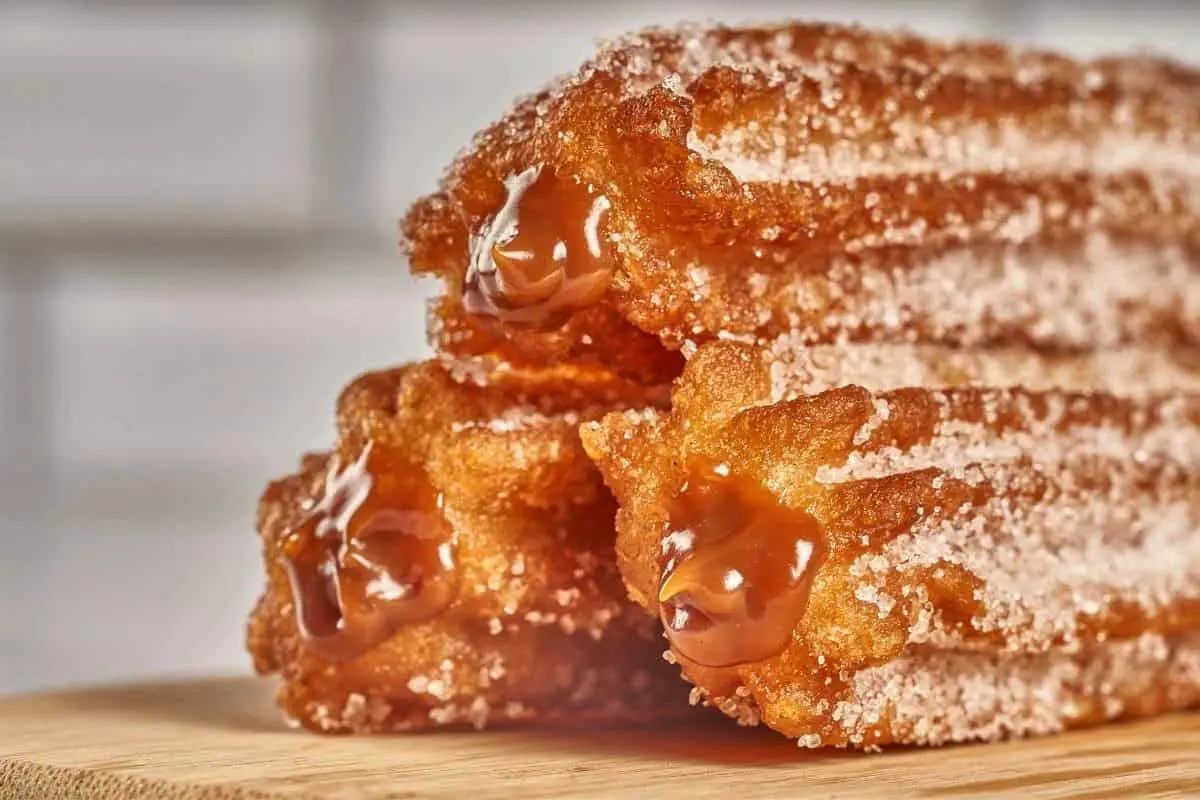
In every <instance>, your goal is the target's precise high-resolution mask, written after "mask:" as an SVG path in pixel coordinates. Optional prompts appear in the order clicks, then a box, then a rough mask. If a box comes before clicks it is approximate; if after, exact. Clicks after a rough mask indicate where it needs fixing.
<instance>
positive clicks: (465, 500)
mask: <svg viewBox="0 0 1200 800" xmlns="http://www.w3.org/2000/svg"><path fill="white" fill-rule="evenodd" d="M600 388H601V389H603V391H602V392H598V394H597V395H596V396H591V397H588V398H586V399H583V398H580V397H579V396H578V389H579V386H578V385H577V384H576V382H575V381H573V380H572V379H570V378H568V377H565V376H562V375H558V376H544V377H543V378H542V379H541V381H540V382H535V381H526V380H525V379H524V378H521V377H517V378H515V379H514V378H513V376H512V374H511V373H505V374H501V375H490V376H489V380H488V384H487V385H486V386H483V387H480V386H476V385H463V384H459V383H456V382H455V381H454V380H453V379H452V377H451V376H450V375H449V374H448V373H447V372H446V370H445V369H443V367H442V366H441V365H440V364H438V363H436V362H427V363H423V364H413V365H409V366H406V367H400V368H395V369H391V370H385V371H381V372H377V373H369V374H367V375H364V376H361V377H360V378H358V379H356V380H355V381H353V382H352V383H351V384H350V385H349V386H348V387H346V389H344V390H343V392H342V395H341V398H340V399H339V403H338V413H337V421H338V439H337V445H336V449H335V450H334V451H333V452H332V453H328V454H313V455H310V456H308V457H306V458H305V459H304V460H303V461H302V463H301V466H300V469H299V470H298V471H297V472H296V473H295V474H293V475H290V476H287V477H285V478H283V479H281V480H279V481H276V482H273V483H272V484H271V485H270V486H269V487H268V488H267V490H266V492H265V493H264V496H263V499H262V503H261V506H260V511H259V531H260V535H261V538H262V541H263V546H264V558H265V561H266V564H267V567H268V569H267V576H268V582H267V588H266V590H265V592H264V594H263V596H262V599H261V600H260V601H259V603H258V606H257V608H256V609H255V611H254V614H253V615H252V617H251V621H250V626H249V635H248V640H249V641H248V644H249V647H250V650H251V653H252V655H253V656H254V659H255V668H256V670H257V671H259V672H261V673H271V672H278V673H280V675H281V677H282V678H283V680H282V683H281V689H280V703H281V705H282V706H283V707H284V710H285V712H286V713H287V714H288V715H289V717H291V718H292V719H294V720H296V721H297V722H298V723H299V724H301V725H304V726H305V727H307V728H310V729H312V730H317V731H323V732H358V733H367V732H385V731H397V730H408V729H413V728H423V727H430V726H473V727H476V728H478V727H482V726H484V725H488V724H492V723H496V722H509V721H523V720H531V719H538V720H542V721H563V722H574V721H602V720H631V719H641V718H643V717H645V716H646V715H648V714H653V715H654V716H658V715H660V714H665V715H667V716H670V715H671V713H672V709H673V708H674V707H675V703H674V702H672V701H673V700H674V699H676V698H675V692H676V690H677V689H678V679H677V678H676V677H675V676H674V675H673V674H671V673H670V671H669V670H667V671H664V670H655V669H653V668H648V667H644V666H643V664H644V663H646V662H648V663H649V664H650V665H656V664H657V659H656V654H657V652H658V650H659V646H658V643H657V641H656V636H655V634H656V628H655V622H654V620H652V619H650V618H647V617H645V616H644V615H642V614H640V613H631V612H633V611H634V609H633V608H632V607H631V606H630V605H629V603H628V602H627V601H626V600H625V597H624V591H623V588H622V584H621V581H620V578H619V575H618V574H617V571H616V565H615V563H614V558H613V553H612V548H613V527H612V517H613V514H614V512H615V507H614V504H613V502H612V499H611V497H609V496H608V494H607V493H606V492H605V491H604V489H603V486H602V485H601V482H600V477H599V475H598V474H597V473H596V471H595V468H594V467H593V466H592V464H591V463H590V462H589V461H588V459H587V457H586V455H585V454H584V453H583V452H582V449H581V448H580V445H579V441H578V437H577V433H576V428H577V426H578V424H579V423H580V422H581V421H582V420H584V419H588V418H595V417H596V416H598V415H600V414H602V413H603V412H604V411H607V410H613V409H619V408H623V407H625V406H628V405H632V406H634V407H639V408H640V407H642V406H644V405H645V404H647V403H652V402H653V397H654V395H655V392H653V391H647V390H641V389H637V388H635V387H631V386H627V385H623V384H612V383H611V382H610V383H607V384H601V385H600ZM606 392H607V394H608V397H609V398H610V402H604V400H603V398H604V397H605V393H606ZM622 392H624V394H623V395H622ZM368 452H369V453H371V454H373V455H380V456H385V457H384V458H381V459H380V460H377V461H372V462H369V463H368V462H367V461H366V459H365V456H361V454H363V453H368ZM339 464H347V465H350V466H349V467H348V468H347V469H346V470H341V469H339V467H338V465H339ZM400 480H413V481H416V480H419V481H422V482H423V484H422V485H423V486H427V488H428V489H429V490H430V491H431V492H434V493H436V495H437V497H438V500H437V503H436V507H437V509H438V511H437V513H440V514H441V515H442V516H443V518H444V519H443V521H444V522H445V524H446V526H447V528H448V529H449V530H450V531H452V532H453V542H454V547H455V565H456V573H457V574H456V578H457V580H456V585H457V589H456V593H455V597H454V598H453V600H452V601H451V602H450V603H449V605H447V607H446V608H445V609H443V610H442V611H441V613H440V615H439V616H438V617H436V618H434V619H432V620H428V621H422V622H419V623H414V624H409V625H406V626H403V627H402V628H400V629H398V630H396V631H394V632H393V633H391V635H389V636H388V637H386V638H383V639H380V640H379V641H376V642H374V643H372V644H371V645H370V646H369V647H368V648H366V649H365V650H364V651H363V652H361V653H357V654H355V655H354V656H353V657H351V658H347V659H342V660H331V659H329V658H326V657H324V656H323V655H322V654H321V653H319V652H317V651H315V650H314V649H312V648H309V647H307V646H306V639H305V636H304V634H303V632H302V631H301V630H300V628H299V626H298V624H297V620H296V613H295V612H296V606H295V602H294V600H293V597H292V589H291V586H290V585H289V581H288V578H287V575H286V571H285V570H284V569H283V568H282V564H281V562H282V560H283V559H284V558H286V552H287V551H286V548H287V542H288V537H289V533H290V531H292V530H293V529H294V528H295V526H296V525H297V524H298V523H299V522H301V521H302V520H304V519H305V518H306V515H307V514H308V513H310V512H311V511H312V509H313V508H318V507H319V508H322V509H325V510H326V511H333V510H336V509H335V508H334V506H332V505H329V504H330V503H333V502H334V501H332V500H329V499H328V498H327V495H328V494H329V492H330V490H337V491H338V493H340V494H347V493H349V494H350V502H348V503H345V504H342V505H341V506H337V508H340V509H341V511H340V512H339V513H341V514H344V515H346V516H349V515H352V514H354V513H356V511H358V510H360V509H365V508H370V507H371V503H372V498H371V491H372V487H373V486H375V485H384V486H387V485H392V484H393V483H394V482H397V481H400ZM342 506H344V508H343V507H342ZM402 510H403V509H402ZM345 522H346V521H345V520H339V521H338V524H343V525H345ZM331 524H332V523H331ZM348 530H353V528H348ZM324 564H325V565H326V568H325V572H326V573H328V572H330V571H332V570H333V569H334V568H335V567H334V565H333V563H332V562H331V561H326V562H324ZM639 654H640V655H639ZM651 709H653V711H651Z"/></svg>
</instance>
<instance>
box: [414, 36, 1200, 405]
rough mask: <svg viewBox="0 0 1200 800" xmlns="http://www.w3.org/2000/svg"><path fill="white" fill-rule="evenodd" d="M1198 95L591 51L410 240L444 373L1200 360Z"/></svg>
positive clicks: (539, 98)
mask: <svg viewBox="0 0 1200 800" xmlns="http://www.w3.org/2000/svg"><path fill="white" fill-rule="evenodd" d="M1198 209H1200V76H1198V74H1197V73H1196V72H1195V71H1192V70H1190V69H1187V68H1185V67H1183V66H1180V65H1178V64H1174V63H1171V62H1168V61H1162V60H1155V59H1151V58H1129V59H1104V60H1099V61H1092V62H1081V61H1074V60H1071V59H1068V58H1065V57H1062V56H1058V55H1054V54H1050V53H1042V52H1021V51H1014V50H1009V49H1006V48H1004V47H1002V46H999V45H996V44H988V43H969V44H939V43H935V42H930V41H926V40H924V39H920V38H916V37H913V36H909V35H904V34H894V35H887V34H876V33H868V32H865V31H862V30H859V29H855V28H844V27H837V26H828V25H804V24H790V25H784V26H779V27H765V28H740V29H727V28H711V29H707V28H681V29H676V30H659V31H650V32H646V33H642V34H637V35H634V36H631V37H629V38H626V39H622V40H619V41H617V42H615V43H613V44H611V45H608V46H606V47H604V48H603V49H602V50H601V51H600V52H599V53H598V54H597V55H596V56H595V58H594V59H593V60H592V61H590V62H588V63H587V64H585V65H584V66H583V68H582V69H581V70H580V71H579V72H578V73H577V74H576V75H574V76H572V77H569V78H567V79H564V80H562V81H560V82H558V83H556V84H554V85H552V86H551V87H550V88H548V89H546V90H545V91H543V92H541V93H540V94H537V95H534V96H532V97H529V98H527V99H525V100H523V101H521V102H520V103H519V104H518V105H517V106H516V107H515V108H514V109H513V110H512V111H511V112H510V113H509V114H508V115H507V116H506V117H504V118H503V119H502V120H501V121H500V122H498V123H497V124H495V125H494V126H492V127H491V128H489V129H487V130H485V131H484V132H483V133H482V134H480V136H479V137H478V138H477V139H476V141H475V142H474V144H473V146H472V147H471V148H470V149H468V150H467V151H466V152H465V153H464V154H463V155H462V156H461V157H460V158H459V159H458V160H457V161H456V162H455V163H454V164H453V165H452V166H451V168H450V170H449V171H448V173H447V175H446V177H445V179H444V181H443V184H442V186H441V189H440V191H438V192H437V193H436V194H433V195H431V196H429V197H426V198H424V199H423V200H421V201H420V202H419V203H418V204H417V205H416V206H415V207H414V208H413V209H412V211H411V212H410V213H409V215H408V216H407V218H406V220H405V222H404V224H403V234H404V236H403V238H404V240H405V242H406V243H407V246H408V248H409V251H410V256H411V262H412V266H413V268H414V269H415V270H416V271H418V272H422V273H435V274H437V275H439V276H441V278H443V280H444V281H445V284H446V287H447V292H446V297H445V298H444V299H443V300H442V301H441V302H440V303H439V304H438V306H437V307H436V309H435V311H434V324H433V325H431V335H432V338H433V340H434V344H435V345H436V346H437V347H438V348H439V350H440V351H441V352H442V354H443V355H444V356H446V357H447V358H456V357H460V356H467V357H472V358H484V357H487V358H490V359H491V360H492V361H493V362H495V361H499V362H504V363H509V364H525V365H531V364H558V363H562V362H564V361H570V362H573V363H579V364H587V365H601V366H604V367H607V368H610V369H615V370H617V371H619V372H620V373H622V374H624V375H626V376H629V377H631V378H634V379H637V380H640V381H643V382H646V383H654V382H656V381H662V380H665V379H669V378H672V377H674V376H675V375H676V374H677V372H678V369H679V366H680V362H679V359H678V357H677V356H674V355H673V353H671V352H668V351H675V350H681V349H682V350H683V351H684V352H685V353H687V352H689V351H690V349H691V348H692V347H694V346H696V345H698V344H702V343H704V342H706V341H709V340H712V339H717V338H722V339H729V338H733V339H740V340H746V341H755V340H757V341H770V340H773V339H775V338H777V337H782V336H787V337H791V338H792V339H794V340H796V341H800V342H803V343H806V344H820V343H829V342H840V341H858V342H868V343H873V342H910V343H924V344H935V345H966V346H992V345H1006V344H1008V345H1011V344H1014V343H1025V344H1032V345H1034V346H1036V347H1038V348H1040V349H1073V348H1093V347H1101V346H1103V347H1116V346H1125V345H1134V344H1146V343H1169V344H1172V345H1175V344H1195V343H1196V342H1198V341H1200V280H1197V279H1196V276H1197V272H1198V265H1200V215H1198V213H1197V212H1198Z"/></svg>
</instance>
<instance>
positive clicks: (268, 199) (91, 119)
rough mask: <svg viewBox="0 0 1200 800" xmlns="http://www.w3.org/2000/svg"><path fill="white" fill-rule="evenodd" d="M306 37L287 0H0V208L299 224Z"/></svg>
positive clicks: (305, 25) (48, 218)
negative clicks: (221, 2)
mask: <svg viewBox="0 0 1200 800" xmlns="http://www.w3.org/2000/svg"><path fill="white" fill-rule="evenodd" d="M313 38H314V33H313V26H312V25H311V24H310V22H309V21H308V19H307V17H306V16H305V15H303V14H298V13H296V12H295V10H294V9H289V8H288V7H287V5H286V4H273V5H269V6H262V7H255V6H254V5H253V4H246V5H245V6H244V7H238V6H228V7H217V8H211V7H205V5H204V4H201V3H191V4H187V3H181V4H178V5H175V6H164V7H159V8H156V7H153V6H151V7H146V6H144V5H136V4H135V5H132V6H121V5H119V4H118V5H116V7H106V4H102V3H91V4H73V3H66V4H56V3H20V2H18V3H15V4H14V3H6V4H4V5H3V6H0V98H3V100H2V102H0V122H2V124H0V187H3V190H2V191H0V216H2V218H3V220H4V221H5V222H11V221H29V222H42V223H54V222H59V221H63V220H70V221H72V222H77V223H78V224H82V225H95V224H99V223H102V222H106V221H134V222H138V223H143V224H145V223H150V224H161V223H162V222H163V221H166V220H169V221H172V222H174V221H178V220H179V218H180V217H182V216H183V215H187V216H190V217H194V218H200V219H201V220H204V221H207V220H212V221H215V222H226V223H233V222H236V221H239V220H241V219H245V218H246V217H249V218H250V219H254V220H261V221H263V222H274V223H298V222H303V221H305V219H306V215H307V213H308V210H309V205H310V202H309V200H310V198H309V185H308V181H309V169H308V162H309V160H310V157H311V149H312V142H311V137H310V136H308V135H307V131H308V129H309V122H310V119H311V116H312V108H311V106H310V94H309V91H308V89H309V87H308V82H309V80H310V76H311V74H312V66H313Z"/></svg>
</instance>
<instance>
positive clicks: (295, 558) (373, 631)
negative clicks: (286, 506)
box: [284, 446, 458, 661]
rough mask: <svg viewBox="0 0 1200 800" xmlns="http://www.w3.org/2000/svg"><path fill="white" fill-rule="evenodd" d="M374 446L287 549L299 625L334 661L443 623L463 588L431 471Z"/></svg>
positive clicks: (329, 483) (330, 485)
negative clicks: (426, 624)
mask: <svg viewBox="0 0 1200 800" xmlns="http://www.w3.org/2000/svg"><path fill="white" fill-rule="evenodd" d="M393 462H399V459H396V458H393V457H391V456H390V455H389V453H388V452H387V451H386V450H384V449H376V448H374V447H371V446H368V447H367V449H366V450H365V451H364V452H363V454H362V456H361V457H360V458H359V459H358V461H356V462H355V463H353V464H350V465H348V466H347V467H346V468H345V470H343V471H341V472H340V473H339V472H338V471H337V464H336V462H334V463H331V465H330V471H329V474H328V475H327V477H326V481H325V487H324V490H323V491H324V493H323V495H322V496H321V497H320V498H319V499H318V500H317V501H316V503H315V504H314V505H313V506H312V508H311V510H310V512H309V513H308V515H307V516H306V517H305V518H304V520H303V522H301V524H300V525H299V526H297V527H296V528H295V529H293V530H292V531H291V532H290V533H289V534H288V536H287V539H286V542H285V544H284V552H285V558H284V564H285V567H286V569H287V572H288V578H289V580H290V583H291V587H292V596H293V598H294V601H295V613H296V622H297V626H298V628H299V629H300V633H301V635H302V636H303V637H304V641H305V643H306V644H307V646H308V647H310V648H311V649H313V650H314V651H316V652H317V653H319V654H320V655H322V656H324V657H325V658H328V659H330V660H334V661H343V660H346V659H350V658H353V657H355V656H356V655H359V654H360V653H362V652H364V651H366V650H368V649H370V648H371V647H373V646H375V645H376V644H378V643H380V642H382V641H383V640H385V639H387V638H390V637H391V636H392V635H393V634H394V633H395V632H396V631H397V630H398V629H399V628H400V627H402V626H404V625H408V624H412V623H416V622H423V621H426V620H429V619H432V618H434V617H436V616H437V615H438V614H440V613H441V612H442V611H443V610H444V609H445V608H446V607H447V606H449V605H450V603H451V602H452V601H453V600H454V597H455V594H456V592H457V588H458V575H457V569H456V564H455V542H454V537H453V532H452V530H451V529H450V527H449V525H448V524H447V522H446V520H445V518H444V517H443V516H442V513H441V508H440V506H441V499H440V497H439V496H438V495H437V493H435V492H434V491H433V489H432V488H431V487H430V486H429V485H428V482H427V481H426V480H425V477H424V475H423V474H420V471H419V470H418V471H416V473H415V474H414V470H413V468H412V467H411V466H409V465H405V464H403V463H396V464H393Z"/></svg>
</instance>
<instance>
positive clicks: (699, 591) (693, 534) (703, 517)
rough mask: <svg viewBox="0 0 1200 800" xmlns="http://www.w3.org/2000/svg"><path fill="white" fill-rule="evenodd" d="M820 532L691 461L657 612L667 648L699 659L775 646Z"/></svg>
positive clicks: (781, 644) (756, 657) (666, 551)
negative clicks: (664, 627) (670, 647)
mask: <svg viewBox="0 0 1200 800" xmlns="http://www.w3.org/2000/svg"><path fill="white" fill-rule="evenodd" d="M825 551H826V545H825V534H824V530H823V529H822V527H821V525H820V523H818V522H817V520H815V519H814V518H813V517H812V516H811V515H809V514H808V513H807V512H805V511H802V510H799V509H794V508H787V507H785V506H783V505H781V504H780V503H779V501H778V500H777V499H776V498H775V497H774V495H772V494H771V493H770V492H769V491H767V490H766V489H765V488H763V487H762V486H760V485H759V484H758V483H757V482H755V481H750V480H747V479H744V478H739V477H736V476H731V475H728V471H727V469H724V468H722V469H721V470H720V472H718V471H716V470H714V469H712V468H710V467H707V466H705V467H698V468H694V469H692V470H691V472H690V478H689V480H688V482H687V483H686V484H685V485H684V487H683V489H682V490H681V491H680V492H679V495H678V496H677V497H676V498H675V500H674V503H673V504H672V506H671V508H670V524H669V530H668V533H667V536H666V537H665V538H664V539H663V543H662V560H663V571H662V580H661V583H660V584H659V593H658V599H659V604H660V605H659V612H660V614H661V616H662V621H663V625H665V626H666V629H667V637H668V638H669V639H670V641H671V644H672V646H673V647H674V648H675V649H676V650H677V651H678V652H679V653H680V654H681V655H683V656H684V657H686V658H688V659H690V660H691V661H694V662H695V663H697V664H700V665H702V666H706V667H729V666H734V665H737V664H747V663H752V662H756V661H762V660H764V659H767V658H770V657H772V656H774V655H776V654H778V653H779V652H780V651H782V650H783V649H784V648H785V647H786V646H787V644H788V642H789V641H790V640H791V636H792V631H793V629H794V628H795V627H796V624H797V623H798V622H799V621H800V619H801V618H802V617H803V615H804V611H805V608H806V607H807V606H808V598H809V594H810V592H811V590H812V582H813V575H814V573H815V571H816V569H817V567H818V566H819V565H820V564H821V562H822V561H823V560H824V558H825Z"/></svg>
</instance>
